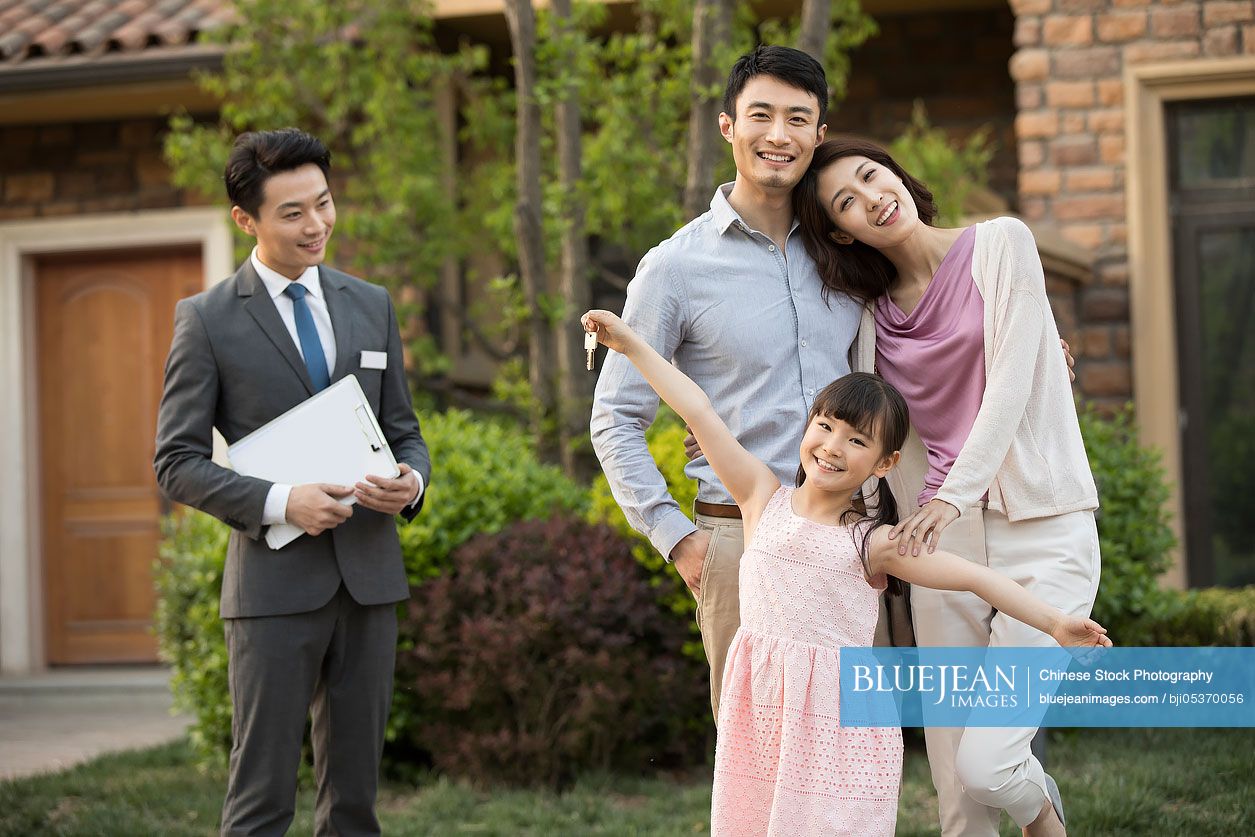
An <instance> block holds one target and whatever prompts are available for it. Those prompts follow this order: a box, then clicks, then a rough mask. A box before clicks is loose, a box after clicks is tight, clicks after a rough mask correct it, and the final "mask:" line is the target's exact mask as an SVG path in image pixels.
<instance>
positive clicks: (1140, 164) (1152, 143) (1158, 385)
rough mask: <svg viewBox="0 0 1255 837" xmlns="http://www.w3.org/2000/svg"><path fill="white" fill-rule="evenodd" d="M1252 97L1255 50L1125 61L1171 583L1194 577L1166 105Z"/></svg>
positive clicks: (1141, 421) (1132, 209)
mask: <svg viewBox="0 0 1255 837" xmlns="http://www.w3.org/2000/svg"><path fill="white" fill-rule="evenodd" d="M1251 95H1255V56H1250V55H1247V56H1241V57H1237V58H1218V59H1194V60H1190V61H1173V62H1169V63H1163V64H1138V65H1132V66H1130V65H1125V67H1124V103H1125V108H1124V130H1125V137H1126V146H1125V154H1126V173H1127V176H1126V177H1125V183H1126V184H1127V185H1126V187H1125V194H1126V200H1127V209H1128V225H1129V243H1128V248H1129V250H1128V253H1129V321H1130V331H1131V333H1132V355H1133V403H1134V405H1135V409H1136V411H1137V422H1138V425H1139V426H1140V427H1141V440H1142V442H1143V443H1144V444H1147V445H1151V446H1153V447H1156V448H1158V449H1159V450H1160V452H1161V453H1162V454H1163V465H1164V471H1165V472H1166V473H1167V476H1168V483H1169V487H1170V494H1169V498H1168V511H1169V513H1170V514H1171V517H1172V524H1171V525H1172V528H1173V531H1174V533H1175V534H1176V537H1177V543H1178V546H1177V547H1176V549H1175V550H1174V551H1173V566H1172V567H1170V568H1169V569H1168V571H1167V572H1166V573H1165V574H1164V578H1163V580H1164V583H1165V584H1166V585H1167V586H1170V587H1177V588H1183V587H1186V586H1188V584H1189V583H1190V581H1191V579H1190V578H1189V573H1188V567H1187V565H1186V562H1185V561H1184V560H1183V547H1182V546H1181V544H1185V543H1187V542H1188V541H1187V533H1186V531H1185V514H1184V503H1183V497H1182V483H1183V475H1182V470H1181V458H1182V457H1181V420H1180V395H1179V392H1178V390H1179V386H1178V377H1179V375H1180V367H1179V365H1178V362H1179V360H1178V357H1177V326H1176V304H1175V299H1176V297H1175V293H1176V291H1175V285H1174V276H1173V261H1172V229H1171V217H1170V215H1169V212H1168V156H1167V155H1168V145H1167V126H1166V124H1165V123H1166V120H1165V116H1164V105H1165V104H1166V103H1168V102H1179V101H1186V100H1193V99H1222V98H1229V97H1236V96H1251ZM1165 372H1167V373H1168V374H1165Z"/></svg>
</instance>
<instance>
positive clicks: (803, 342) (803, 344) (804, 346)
mask: <svg viewBox="0 0 1255 837" xmlns="http://www.w3.org/2000/svg"><path fill="white" fill-rule="evenodd" d="M802 348H803V349H805V348H806V341H805V340H803V341H802Z"/></svg>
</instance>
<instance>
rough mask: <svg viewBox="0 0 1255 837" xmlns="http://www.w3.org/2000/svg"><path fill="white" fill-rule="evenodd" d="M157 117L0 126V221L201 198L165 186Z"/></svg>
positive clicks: (159, 206)
mask: <svg viewBox="0 0 1255 837" xmlns="http://www.w3.org/2000/svg"><path fill="white" fill-rule="evenodd" d="M165 124H166V120H165V119H164V118H162V117H152V118H148V119H128V120H124V121H106V122H75V123H64V124H55V125H35V126H30V125H9V126H4V127H2V128H0V198H2V200H0V221H12V220H18V219H28V218H49V217H54V216H66V215H82V214H87V213H95V212H123V211H128V210H137V209H165V208H169V207H176V206H186V205H189V204H195V203H201V202H200V201H197V200H196V199H195V198H193V197H191V196H189V195H185V194H184V193H183V192H182V191H180V190H178V189H176V188H174V186H172V185H171V184H170V173H169V169H168V168H167V167H166V165H165V163H164V162H163V161H162V159H161V140H162V135H163V133H164V131H165Z"/></svg>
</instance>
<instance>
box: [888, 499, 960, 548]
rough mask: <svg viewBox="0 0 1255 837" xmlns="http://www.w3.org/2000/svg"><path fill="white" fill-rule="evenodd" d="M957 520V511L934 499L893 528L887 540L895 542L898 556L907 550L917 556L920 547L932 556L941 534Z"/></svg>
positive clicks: (944, 502)
mask: <svg viewBox="0 0 1255 837" xmlns="http://www.w3.org/2000/svg"><path fill="white" fill-rule="evenodd" d="M958 519H959V510H958V509H956V508H955V507H954V506H952V505H950V504H949V503H947V502H946V501H945V500H938V499H936V498H935V497H934V498H933V499H932V500H929V501H928V502H927V503H925V504H924V505H922V506H920V507H919V508H918V509H916V510H915V511H914V513H912V514H910V515H908V516H907V517H906V518H905V519H904V520H902V521H901V522H899V523H898V525H897V526H894V527H893V530H892V531H891V532H890V533H889V539H890V540H892V541H895V542H896V544H897V547H898V554H899V555H905V554H906V551H907V549H910V551H911V554H912V555H919V553H920V548H921V547H927V548H928V552H929V554H932V553H933V552H936V551H937V541H938V539H940V538H941V533H942V532H944V531H945V529H946V527H947V526H949V525H950V524H951V523H953V522H954V521H956V520H958Z"/></svg>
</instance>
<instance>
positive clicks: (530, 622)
mask: <svg viewBox="0 0 1255 837" xmlns="http://www.w3.org/2000/svg"><path fill="white" fill-rule="evenodd" d="M413 592H414V596H413V599H412V600H411V601H410V603H409V606H408V613H407V615H406V616H405V619H406V620H407V622H408V624H407V625H406V626H405V627H404V628H403V631H404V632H405V633H408V634H409V635H410V636H413V637H414V638H415V642H414V647H413V648H412V649H409V650H405V651H402V652H401V654H400V656H399V657H398V660H397V688H398V689H406V690H410V689H412V690H413V702H414V708H415V710H416V721H417V722H416V723H414V724H411V725H408V726H407V727H406V733H407V734H408V735H409V736H410V739H411V740H408V741H399V742H397V743H398V744H400V745H401V746H403V747H407V748H412V749H413V750H417V751H419V752H425V753H426V754H428V755H429V757H430V759H431V761H432V764H433V765H434V766H435V767H436V768H438V769H440V770H442V771H444V772H446V773H448V774H450V775H454V776H458V777H461V778H465V779H469V780H471V781H473V782H478V783H502V782H504V783H508V784H527V785H533V784H545V785H550V786H555V787H559V786H562V785H564V784H566V783H568V782H569V781H570V780H571V779H573V778H574V777H575V776H576V775H578V774H579V773H580V772H581V771H583V770H588V769H599V770H606V769H613V770H627V771H636V772H640V771H642V770H646V769H649V768H650V767H657V766H677V765H683V764H692V763H695V762H700V761H702V760H704V759H705V758H706V749H707V741H708V737H709V728H710V726H711V724H710V707H709V703H708V699H709V693H708V686H707V675H706V671H705V668H704V667H703V666H702V665H700V664H699V663H697V662H695V661H694V660H692V659H691V658H688V657H685V656H684V655H682V654H681V653H680V648H681V645H682V644H683V642H684V641H685V639H686V638H687V636H688V632H687V626H686V625H685V624H684V622H683V617H681V616H677V615H676V614H674V613H670V612H667V611H665V610H663V609H662V608H661V607H659V605H658V602H657V599H656V596H655V593H654V590H653V589H652V587H651V585H650V578H649V575H648V573H647V571H645V570H644V569H643V568H642V567H641V566H640V565H639V564H638V563H637V562H636V561H635V560H634V559H633V557H632V554H631V547H630V545H629V544H628V543H627V542H626V541H624V540H623V538H622V537H621V536H619V535H617V534H616V533H615V532H614V531H612V530H611V529H610V528H609V527H607V526H602V525H591V524H588V523H586V522H584V521H581V520H578V519H574V518H566V517H557V518H553V519H551V520H548V521H526V522H521V523H516V524H514V525H512V526H510V527H508V528H507V529H505V530H504V531H502V532H500V533H498V534H495V535H490V536H480V537H477V538H474V539H472V540H470V541H468V542H467V543H466V544H464V545H463V546H462V547H460V548H459V549H458V550H457V551H456V552H455V554H454V557H453V568H452V571H451V572H450V573H448V574H447V575H445V576H443V577H441V578H437V579H433V580H431V581H429V582H427V583H425V584H423V585H422V586H420V587H417V588H415V589H414V591H413Z"/></svg>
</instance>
